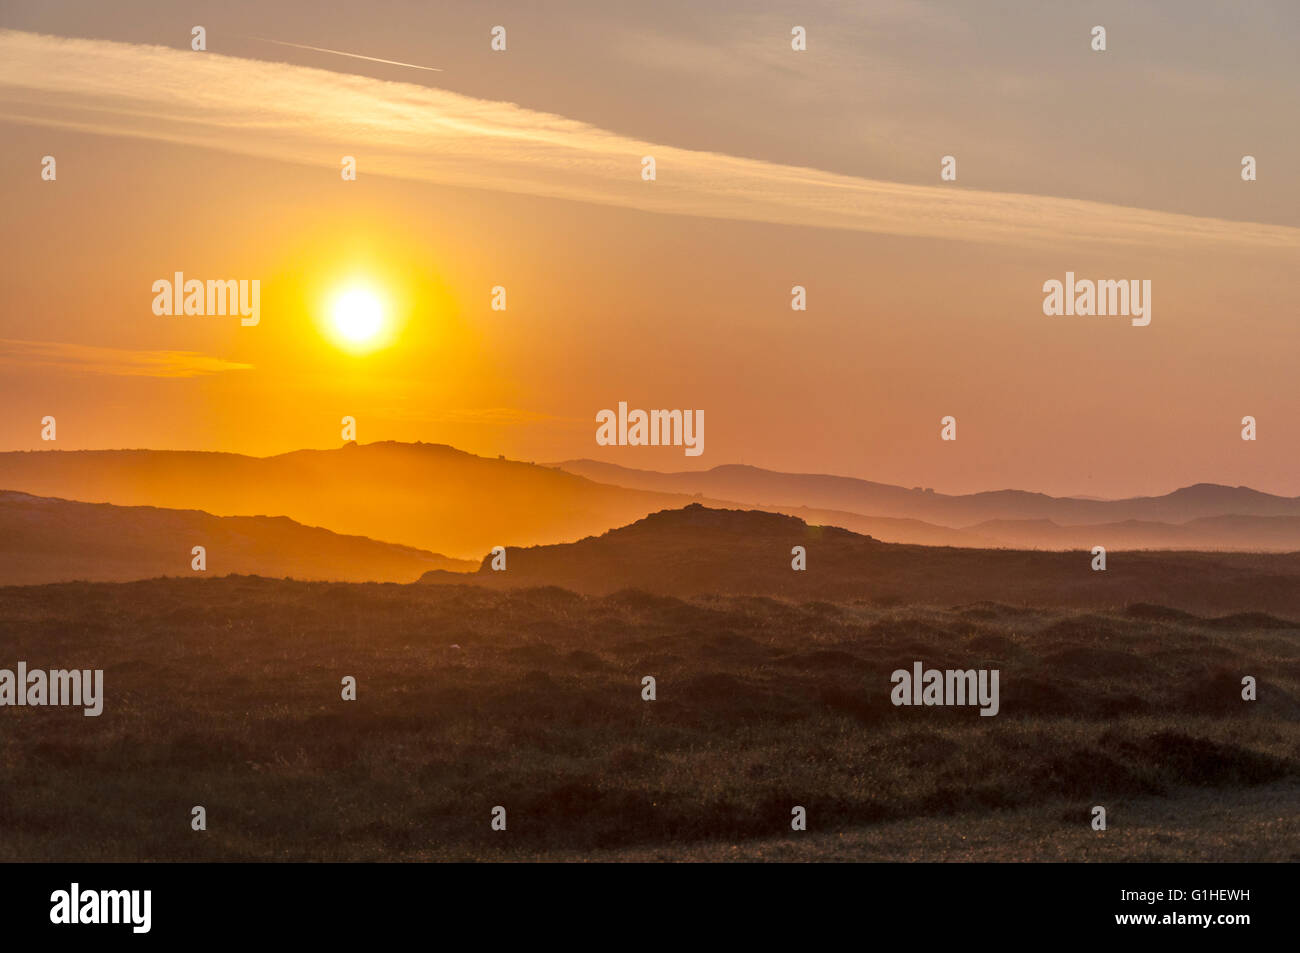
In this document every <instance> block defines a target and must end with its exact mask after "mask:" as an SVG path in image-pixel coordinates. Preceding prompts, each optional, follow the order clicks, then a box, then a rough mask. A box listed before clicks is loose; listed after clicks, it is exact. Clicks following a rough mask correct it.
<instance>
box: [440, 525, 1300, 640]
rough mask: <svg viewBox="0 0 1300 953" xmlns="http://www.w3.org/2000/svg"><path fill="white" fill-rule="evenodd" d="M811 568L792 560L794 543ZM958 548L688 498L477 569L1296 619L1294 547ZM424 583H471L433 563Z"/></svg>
mask: <svg viewBox="0 0 1300 953" xmlns="http://www.w3.org/2000/svg"><path fill="white" fill-rule="evenodd" d="M794 546H803V547H805V549H806V551H807V569H806V570H804V571H798V572H797V571H795V570H793V569H792V568H791V559H792V556H791V549H792V547H794ZM1092 558H1093V557H1092V555H1091V553H1090V552H1087V551H1084V552H1033V551H1023V550H1001V549H993V550H987V549H959V548H949V547H925V546H912V545H903V544H897V543H883V542H880V541H878V540H875V539H872V538H871V537H869V536H860V535H858V534H856V533H851V532H849V531H847V530H844V529H840V528H836V527H829V526H810V525H808V524H807V523H805V522H804V521H802V520H799V519H796V518H794V517H789V516H783V515H780V514H773V513H765V512H760V511H753V510H725V511H720V510H711V509H709V508H706V507H703V506H700V505H699V504H692V505H690V506H687V507H686V508H685V509H681V510H674V511H666V512H660V513H655V514H653V515H651V516H648V517H646V518H645V519H642V520H639V521H637V522H636V523H633V524H631V525H630V526H625V527H622V528H620V529H616V530H612V531H610V532H608V533H605V534H603V535H602V536H599V537H591V538H588V539H583V540H580V541H578V542H576V543H568V544H561V545H554V546H537V547H530V548H517V549H507V553H506V570H505V571H503V572H499V571H493V570H491V569H490V558H485V559H484V561H483V563H482V565H481V566H480V567H479V570H478V572H477V573H476V574H475V575H474V576H472V577H471V578H472V579H473V581H474V582H475V584H478V585H486V586H491V587H494V588H500V587H509V588H513V587H520V586H527V587H535V586H560V587H563V588H565V589H571V590H573V591H575V592H581V593H587V594H607V593H611V592H615V591H618V590H621V589H639V590H643V591H646V592H649V593H656V594H662V595H671V596H678V597H689V596H694V595H699V594H753V595H763V596H777V597H784V598H790V599H798V600H825V601H833V602H843V601H855V600H866V601H869V602H873V603H878V604H887V605H888V604H904V603H906V604H923V605H926V604H928V605H958V604H964V603H976V602H990V601H991V602H998V603H1008V604H1027V605H1042V606H1069V607H1119V606H1124V605H1127V604H1129V603H1159V604H1162V605H1167V606H1175V607H1179V608H1183V609H1187V610H1191V611H1197V612H1202V613H1205V612H1244V611H1261V612H1267V613H1276V614H1280V615H1285V616H1288V617H1290V618H1297V617H1300V553H1291V554H1261V553H1183V552H1159V553H1152V552H1135V553H1112V554H1110V555H1109V559H1108V565H1107V568H1106V570H1105V571H1102V572H1094V571H1093V570H1092V568H1091V564H1092ZM422 581H423V582H427V583H445V582H455V581H461V582H463V581H465V577H464V576H460V577H450V576H449V575H448V574H445V573H430V574H427V575H426V576H425V577H424V578H423V579H422Z"/></svg>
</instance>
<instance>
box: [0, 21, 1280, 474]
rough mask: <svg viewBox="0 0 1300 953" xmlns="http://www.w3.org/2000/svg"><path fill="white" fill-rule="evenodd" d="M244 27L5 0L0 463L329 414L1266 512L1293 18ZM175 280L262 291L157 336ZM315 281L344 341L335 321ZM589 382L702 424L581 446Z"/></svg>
mask: <svg viewBox="0 0 1300 953" xmlns="http://www.w3.org/2000/svg"><path fill="white" fill-rule="evenodd" d="M271 7H272V5H269V4H265V3H242V2H223V3H211V4H203V3H194V4H190V3H175V2H156V3H155V2H125V3H114V4H101V3H92V2H84V3H83V2H77V3H71V2H67V3H63V2H57V0H46V2H39V3H34V2H25V0H7V2H6V3H5V4H4V5H3V6H2V7H0V31H3V32H0V142H2V143H3V146H2V147H0V174H2V175H3V177H4V181H5V182H6V184H7V186H6V189H5V206H6V215H5V216H4V221H3V222H0V243H3V244H2V247H3V251H4V257H5V260H6V266H5V267H4V268H3V270H0V302H2V303H3V308H2V309H0V399H3V401H4V403H5V406H6V407H7V408H8V409H9V412H8V413H6V414H5V415H4V416H3V418H0V449H9V450H15V449H49V448H51V447H57V448H59V449H80V448H106V447H155V448H182V449H214V450H218V449H219V450H233V451H238V452H243V453H251V454H257V455H265V454H271V453H278V452H284V451H288V450H292V449H297V448H301V447H313V446H314V447H328V446H337V445H338V444H339V443H340V442H341V434H340V422H341V418H342V417H343V416H345V415H350V416H354V417H355V418H356V420H357V438H358V439H359V440H360V441H361V442H363V443H366V442H371V441H374V440H385V439H395V440H424V441H428V442H439V443H450V444H453V445H455V446H457V447H460V448H461V449H465V450H469V451H471V452H475V453H482V454H505V455H506V456H508V457H511V458H515V459H524V460H536V461H538V462H550V461H558V460H563V459H569V458H575V457H592V458H596V459H603V460H607V461H609V462H613V463H619V464H622V465H625V466H633V467H647V468H651V469H664V470H671V469H696V468H702V467H710V466H716V465H718V464H723V463H737V462H744V463H749V464H753V465H758V466H765V467H769V468H773V469H780V470H791V471H798V472H825V473H839V474H845V475H852V476H859V477H863V478H867V479H873V480H879V481H882V482H889V483H899V484H903V485H907V486H914V485H923V486H931V487H934V488H936V489H938V490H940V491H944V492H954V493H955V492H972V491H978V490H986V489H1000V488H1004V487H1017V488H1023V489H1030V490H1038V491H1042V492H1048V493H1053V494H1058V495H1063V494H1082V495H1093V496H1129V495H1139V494H1147V493H1161V492H1167V491H1168V490H1171V489H1173V488H1175V487H1178V486H1183V485H1187V484H1190V483H1196V482H1220V483H1229V484H1234V485H1235V484H1248V485H1251V486H1254V487H1257V488H1259V489H1264V490H1268V491H1271V492H1277V493H1285V494H1287V495H1300V465H1298V464H1300V449H1298V448H1300V423H1298V418H1300V384H1298V383H1297V375H1296V373H1295V354H1296V353H1297V345H1300V314H1298V313H1297V306H1296V303H1295V298H1296V296H1295V293H1294V292H1295V288H1296V281H1297V279H1296V277H1295V276H1296V274H1297V268H1296V261H1297V257H1298V255H1300V176H1297V175H1296V174H1295V170H1296V169H1297V168H1300V131H1298V129H1300V126H1298V124H1297V123H1295V122H1294V116H1296V115H1297V113H1298V112H1300V63H1298V62H1297V60H1296V57H1295V56H1294V48H1295V43H1296V40H1297V39H1300V8H1297V7H1296V6H1295V4H1292V3H1286V2H1279V3H1255V4H1250V5H1247V6H1244V7H1239V6H1236V5H1229V4H1217V3H1216V4H1210V3H1156V4H1149V5H1143V7H1142V8H1141V9H1130V5H1129V4H1126V3H1116V4H1107V3H1098V4H1071V5H1055V4H1039V3H1029V2H1026V3H980V4H973V3H966V4H942V3H917V2H905V0H886V2H879V3H872V4H851V3H842V4H841V3H805V4H798V5H794V6H787V5H782V4H776V3H753V4H745V5H743V6H740V5H735V6H734V7H733V8H731V9H728V10H726V11H722V10H709V9H704V8H701V6H700V5H698V4H690V3H672V2H669V3H658V4H653V5H646V6H644V7H634V6H633V5H628V4H617V5H611V4H600V3H575V2H555V3H548V4H545V5H540V4H531V3H519V4H509V3H503V4H470V3H460V4H452V3H446V4H438V3H427V2H420V3H414V2H412V3H382V2H377V3H370V4H365V5H357V6H342V7H339V8H334V7H331V8H330V9H329V11H328V13H324V12H322V8H321V7H320V5H319V4H315V3H311V4H308V3H296V2H287V3H282V4H276V5H274V8H273V9H271ZM498 24H499V25H503V26H504V27H505V28H506V35H507V48H506V50H505V51H500V52H494V51H493V50H492V49H491V48H490V40H491V36H490V31H491V29H492V27H493V26H496V25H498ZM1096 24H1101V25H1104V26H1105V27H1106V30H1107V50H1106V51H1105V52H1094V51H1093V50H1092V49H1091V48H1090V40H1091V37H1090V31H1091V29H1092V27H1093V26H1094V25H1096ZM194 25H202V26H203V27H204V28H205V31H206V45H207V49H206V51H202V52H196V51H194V50H192V49H191V48H190V41H191V28H192V27H193V26H194ZM794 25H801V26H803V27H804V28H805V29H806V31H807V37H808V41H807V47H808V48H807V50H806V51H803V52H795V51H793V50H791V48H790V31H791V28H792V26H794ZM269 40H276V41H280V42H278V43H273V42H268V41H269ZM285 43H293V44H299V46H286V45H283V44H285ZM301 46H312V47H318V48H321V49H330V50H337V51H343V52H349V53H354V54H357V55H359V56H366V57H374V58H376V59H383V60H391V61H397V62H399V63H407V64H413V65H412V66H401V65H395V64H394V63H381V62H375V61H373V60H365V59H358V58H356V57H352V56H341V55H335V54H331V53H327V52H319V51H315V50H307V49H302V48H300V47H301ZM415 66H421V67H432V68H435V69H436V71H435V69H429V68H424V69H417V68H414V67H415ZM46 155H53V156H54V157H55V158H56V160H57V179H56V180H55V181H43V180H42V178H41V174H40V173H41V161H42V157H43V156H46ZM345 155H351V156H354V157H355V159H356V163H357V170H358V171H357V178H356V180H355V181H344V180H343V179H342V177H341V176H340V173H339V170H340V159H341V157H342V156H345ZM646 155H650V156H653V157H654V158H655V162H656V178H655V180H654V181H652V182H647V181H644V180H643V178H642V174H641V162H642V157H643V156H646ZM945 155H952V156H955V157H956V160H957V179H956V181H951V182H945V181H941V180H940V176H939V172H940V159H941V157H942V156H945ZM1244 155H1252V156H1255V157H1256V161H1257V168H1258V179H1257V181H1253V182H1245V181H1242V178H1241V174H1240V170H1241V159H1242V156H1244ZM176 271H181V272H183V273H184V274H185V275H186V276H187V277H196V278H200V279H208V278H214V279H241V278H247V279H252V278H257V279H259V280H260V283H261V289H262V291H261V293H262V298H261V309H260V321H259V323H258V324H257V325H256V326H255V327H244V326H241V324H240V322H239V320H238V318H234V319H231V318H230V317H229V316H211V315H209V316H198V315H166V316H160V315H156V314H155V313H154V312H153V310H152V308H151V303H152V301H153V298H154V294H153V292H152V290H151V287H152V284H153V282H154V281H155V280H157V279H160V278H171V276H172V275H173V273H174V272H176ZM1067 271H1072V272H1075V273H1076V274H1077V275H1078V276H1079V277H1080V278H1084V277H1090V278H1094V279H1141V280H1149V281H1150V282H1151V287H1152V315H1151V316H1152V320H1151V323H1150V325H1148V326H1146V327H1134V326H1132V325H1131V323H1130V321H1129V320H1128V318H1126V317H1123V316H1105V317H1102V316H1074V315H1071V316H1048V315H1045V314H1044V313H1043V307H1042V305H1043V298H1044V294H1043V291H1042V287H1043V283H1044V282H1045V281H1048V280H1051V279H1056V280H1064V277H1065V273H1066V272H1067ZM353 284H360V285H364V286H365V287H368V288H370V289H372V290H374V291H375V292H376V294H377V295H378V297H379V298H380V299H382V301H383V303H384V309H385V328H384V334H383V341H382V346H376V347H374V348H373V349H361V350H359V349H357V348H355V347H348V346H342V345H341V343H340V341H339V338H338V335H337V334H336V333H334V330H333V329H332V328H331V327H330V302H331V300H332V297H333V296H334V295H336V294H337V292H338V291H339V290H340V289H342V288H345V287H349V286H351V285H353ZM794 285H802V286H804V287H805V288H806V289H807V300H808V308H807V310H806V311H793V310H791V307H790V302H791V288H792V287H793V286H794ZM497 286H501V287H504V288H505V289H506V294H507V307H506V310H504V311H494V310H492V308H491V300H492V289H493V288H494V287H497ZM619 401H626V402H627V403H628V404H629V406H631V407H633V408H636V407H643V408H682V409H698V410H702V411H703V412H704V414H705V419H706V421H707V424H706V431H705V451H704V453H703V454H701V455H700V456H697V457H695V456H687V455H685V454H684V453H683V452H682V448H679V447H678V448H644V447H626V446H623V447H602V446H598V445H597V443H596V440H595V433H596V423H595V415H596V413H597V412H598V411H600V410H602V409H605V408H613V407H616V406H617V405H618V403H619ZM47 414H48V415H54V416H55V417H56V419H57V421H58V439H57V441H55V442H54V443H50V442H46V441H42V440H41V436H40V435H41V424H40V421H41V418H42V417H44V416H45V415H47ZM946 415H952V416H954V417H955V418H956V419H957V436H958V439H957V440H955V441H942V440H940V419H941V418H942V417H944V416H946ZM1245 415H1251V416H1254V417H1255V418H1256V420H1257V423H1258V439H1257V440H1255V441H1243V440H1241V439H1240V431H1241V418H1242V417H1243V416H1245Z"/></svg>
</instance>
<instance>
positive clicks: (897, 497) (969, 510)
mask: <svg viewBox="0 0 1300 953" xmlns="http://www.w3.org/2000/svg"><path fill="white" fill-rule="evenodd" d="M557 466H559V467H561V468H562V469H564V470H566V471H568V472H570V473H576V474H579V475H581V476H585V477H587V478H588V479H592V480H599V481H600V482H602V483H610V484H614V485H617V486H626V487H630V488H634V489H641V490H654V491H658V492H671V493H701V494H704V495H706V496H711V497H714V498H718V499H726V500H735V501H736V502H739V503H746V504H751V505H752V504H764V505H767V506H782V507H785V506H790V505H794V506H808V507H818V508H828V509H835V510H846V511H849V512H853V513H862V514H866V515H870V516H890V517H897V518H907V519H917V520H924V521H926V522H927V523H935V524H939V525H941V526H950V527H966V528H971V529H972V530H974V531H977V532H978V531H979V529H980V527H979V526H977V525H976V524H981V523H986V522H988V521H990V520H1051V521H1052V522H1054V523H1056V524H1057V525H1061V526H1065V525H1070V524H1090V523H1115V522H1122V521H1125V520H1145V521H1153V522H1161V523H1186V522H1188V521H1189V520H1194V519H1202V518H1206V517H1212V516H1260V517H1265V516H1267V517H1272V516H1292V517H1300V497H1283V496H1273V495H1272V494H1269V493H1261V492H1259V491H1258V490H1252V489H1250V488H1249V487H1244V486H1241V487H1229V486H1219V485H1216V484H1211V483H1198V484H1196V485H1195V486H1189V487H1184V488H1182V489H1180V490H1175V491H1174V492H1172V493H1168V494H1166V495H1164V496H1151V497H1133V498H1131V499H1124V500H1094V499H1074V498H1066V497H1052V496H1048V495H1046V494H1043V493H1029V492H1026V491H1023V490H996V491H990V492H986V493H972V494H968V495H964V496H948V495H945V494H943V493H935V492H933V491H931V490H926V489H923V488H914V489H907V488H904V487H901V486H890V485H888V484H884V483H873V482H871V481H869V480H858V479H855V478H852V477H840V476H827V475H823V474H801V473H778V472H775V471H772V470H763V469H760V468H758V467H750V466H738V465H727V466H719V467H714V468H713V469H711V470H701V471H688V472H679V473H657V472H654V471H650V470H634V469H630V468H627V467H620V466H616V465H614V464H609V463H601V462H598V461H595V460H569V461H566V462H564V463H560V464H557Z"/></svg>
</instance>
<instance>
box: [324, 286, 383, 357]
mask: <svg viewBox="0 0 1300 953" xmlns="http://www.w3.org/2000/svg"><path fill="white" fill-rule="evenodd" d="M330 320H331V322H332V323H333V325H334V330H335V332H337V333H338V335H339V337H341V338H342V339H343V340H344V341H345V342H347V343H349V344H353V345H367V344H375V343H377V340H378V338H379V334H380V332H381V331H382V330H383V329H384V302H383V300H382V299H381V298H380V297H379V295H377V294H375V293H374V292H373V291H371V290H370V289H369V288H358V287H353V288H346V289H344V290H343V291H341V292H339V293H338V294H337V295H336V296H335V298H334V301H333V303H332V304H331V305H330Z"/></svg>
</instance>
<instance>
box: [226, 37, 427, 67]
mask: <svg viewBox="0 0 1300 953" xmlns="http://www.w3.org/2000/svg"><path fill="white" fill-rule="evenodd" d="M248 39H250V40H257V41H258V42H259V43H274V44H275V45H276V46H291V47H293V48H294V49H295V50H311V51H312V52H314V53H332V54H333V55H335V56H346V57H349V58H350V59H354V60H367V61H368V62H371V63H387V64H388V65H389V66H406V67H409V68H410V69H423V70H428V71H429V72H431V73H441V72H442V67H440V66H421V65H420V64H418V63H403V62H402V61H401V60H384V59H380V58H379V57H377V56H362V55H361V54H360V53H348V52H346V51H344V50H331V49H327V48H325V47H323V46H308V45H307V44H305V43H290V42H288V41H287V40H272V39H270V38H269V37H265V36H250V37H248Z"/></svg>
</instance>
